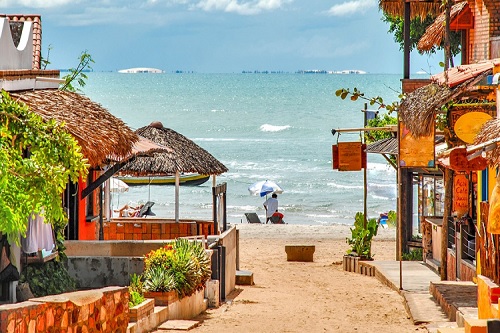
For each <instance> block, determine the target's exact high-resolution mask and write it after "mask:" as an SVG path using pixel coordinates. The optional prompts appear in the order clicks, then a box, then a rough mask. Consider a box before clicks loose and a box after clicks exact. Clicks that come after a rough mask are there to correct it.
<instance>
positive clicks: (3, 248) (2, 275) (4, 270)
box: [0, 236, 19, 282]
mask: <svg viewBox="0 0 500 333" xmlns="http://www.w3.org/2000/svg"><path fill="white" fill-rule="evenodd" d="M9 254H10V246H9V243H8V242H7V238H6V237H5V236H3V237H2V240H1V241H0V282H9V281H17V280H19V271H18V270H17V268H16V266H14V265H12V263H11V262H10V259H9Z"/></svg>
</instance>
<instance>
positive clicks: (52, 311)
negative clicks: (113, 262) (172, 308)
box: [0, 287, 129, 333]
mask: <svg viewBox="0 0 500 333" xmlns="http://www.w3.org/2000/svg"><path fill="white" fill-rule="evenodd" d="M128 300H129V294H128V288H127V287H108V288H102V289H97V290H88V291H78V292H74V293H66V294H59V295H53V296H46V297H40V298H33V299H31V300H29V301H26V302H21V303H15V304H4V305H0V332H37V333H50V332H103V333H108V332H109V333H116V332H122V333H125V332H126V330H127V326H128V322H129V307H128Z"/></svg>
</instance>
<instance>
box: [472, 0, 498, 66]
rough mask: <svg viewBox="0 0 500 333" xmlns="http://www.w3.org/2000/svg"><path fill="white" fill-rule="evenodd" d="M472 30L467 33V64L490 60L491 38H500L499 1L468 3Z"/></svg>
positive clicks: (489, 0)
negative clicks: (472, 21) (471, 14)
mask: <svg viewBox="0 0 500 333" xmlns="http://www.w3.org/2000/svg"><path fill="white" fill-rule="evenodd" d="M469 6H470V8H471V11H472V13H473V15H474V29H471V30H470V32H469V37H470V38H469V54H468V55H467V56H468V59H469V61H468V62H469V63H474V62H477V61H481V60H486V59H491V57H492V55H493V54H496V53H495V52H496V50H491V38H492V37H498V36H500V0H484V1H475V2H472V1H471V2H469Z"/></svg>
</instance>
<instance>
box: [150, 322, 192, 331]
mask: <svg viewBox="0 0 500 333" xmlns="http://www.w3.org/2000/svg"><path fill="white" fill-rule="evenodd" d="M199 324H200V322H199V321H197V320H168V321H166V322H164V323H163V324H161V325H160V326H159V327H158V329H157V331H159V332H161V331H162V330H177V331H189V330H190V329H193V328H195V327H196V326H198V325H199Z"/></svg>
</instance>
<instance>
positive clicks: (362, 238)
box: [346, 212, 378, 259]
mask: <svg viewBox="0 0 500 333" xmlns="http://www.w3.org/2000/svg"><path fill="white" fill-rule="evenodd" d="M350 229H351V238H347V239H346V242H347V244H349V245H351V248H350V249H349V250H348V251H347V253H348V254H349V255H353V256H359V257H361V258H362V259H372V254H371V248H372V239H373V237H374V236H376V235H377V230H378V223H377V220H376V219H374V218H371V219H368V220H367V221H365V216H364V214H363V213H361V212H357V213H356V216H355V218H354V227H352V228H350Z"/></svg>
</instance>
